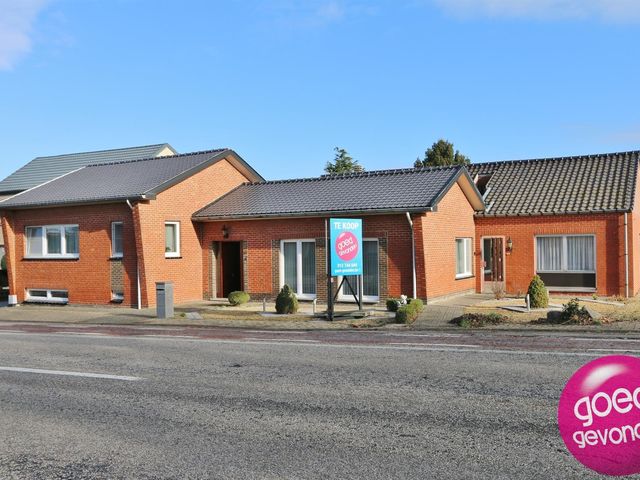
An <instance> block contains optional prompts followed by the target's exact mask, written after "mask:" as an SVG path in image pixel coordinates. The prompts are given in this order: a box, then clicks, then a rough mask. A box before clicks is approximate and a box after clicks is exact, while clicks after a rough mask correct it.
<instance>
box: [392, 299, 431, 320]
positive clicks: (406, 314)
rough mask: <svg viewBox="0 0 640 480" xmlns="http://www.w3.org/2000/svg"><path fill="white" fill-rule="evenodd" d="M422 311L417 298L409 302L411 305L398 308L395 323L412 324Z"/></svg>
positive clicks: (422, 305) (422, 306) (420, 303)
mask: <svg viewBox="0 0 640 480" xmlns="http://www.w3.org/2000/svg"><path fill="white" fill-rule="evenodd" d="M423 309H424V304H423V303H422V300H420V299H419V298H417V299H415V300H411V303H409V304H407V305H403V306H401V307H398V310H397V311H396V323H404V324H406V325H408V324H411V323H414V322H415V321H416V319H417V318H418V315H420V312H422V310H423Z"/></svg>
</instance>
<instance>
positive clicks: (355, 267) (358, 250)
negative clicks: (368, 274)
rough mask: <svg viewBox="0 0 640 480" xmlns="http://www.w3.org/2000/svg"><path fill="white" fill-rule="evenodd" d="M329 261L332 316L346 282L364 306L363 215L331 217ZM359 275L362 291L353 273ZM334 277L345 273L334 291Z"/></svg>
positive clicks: (329, 303)
mask: <svg viewBox="0 0 640 480" xmlns="http://www.w3.org/2000/svg"><path fill="white" fill-rule="evenodd" d="M328 224H329V225H328V227H329V228H328V243H327V257H328V258H327V264H328V265H329V266H330V268H329V280H328V282H327V287H328V288H327V291H328V309H327V313H328V316H329V320H333V312H334V308H333V307H334V303H335V300H336V298H337V296H338V294H339V293H340V289H341V288H342V286H343V285H344V284H345V283H346V284H347V286H348V287H349V290H351V293H352V294H353V298H354V299H355V300H356V302H357V303H358V309H359V310H362V274H363V264H362V219H361V218H330V219H329V220H328ZM353 276H357V277H358V284H357V285H358V292H357V293H356V290H355V285H352V282H351V281H350V280H349V277H353ZM333 277H342V281H341V282H340V284H339V285H338V287H337V289H336V293H335V295H333V292H332V290H333V288H332V287H333V285H332V283H333V282H332V278H333Z"/></svg>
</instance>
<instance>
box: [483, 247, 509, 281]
mask: <svg viewBox="0 0 640 480" xmlns="http://www.w3.org/2000/svg"><path fill="white" fill-rule="evenodd" d="M482 260H483V268H482V291H483V292H491V291H493V288H494V287H495V286H496V284H498V283H504V277H505V275H504V238H502V237H487V238H483V239H482Z"/></svg>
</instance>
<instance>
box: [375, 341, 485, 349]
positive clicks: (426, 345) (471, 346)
mask: <svg viewBox="0 0 640 480" xmlns="http://www.w3.org/2000/svg"><path fill="white" fill-rule="evenodd" d="M387 345H415V346H418V347H452V348H453V347H458V348H482V345H468V344H456V343H410V342H389V343H388V344H387Z"/></svg>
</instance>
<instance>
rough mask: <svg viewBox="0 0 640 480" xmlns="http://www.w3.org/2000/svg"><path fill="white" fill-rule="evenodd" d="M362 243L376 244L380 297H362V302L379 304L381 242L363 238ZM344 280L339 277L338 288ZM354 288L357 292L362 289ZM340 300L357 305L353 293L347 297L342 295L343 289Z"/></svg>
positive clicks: (339, 294)
mask: <svg viewBox="0 0 640 480" xmlns="http://www.w3.org/2000/svg"><path fill="white" fill-rule="evenodd" d="M362 242H363V243H364V242H376V244H377V248H376V252H377V253H378V295H362V301H363V302H364V303H378V302H379V301H380V240H379V239H377V238H363V239H362ZM363 248H364V247H363ZM342 278H343V277H341V276H340V277H338V283H337V284H336V287H337V286H340V284H341V283H342ZM352 287H354V288H355V290H356V292H357V291H358V288H360V286H359V285H352ZM343 288H344V287H343ZM338 300H339V301H340V302H350V303H356V299H355V298H353V295H352V294H351V293H348V294H346V295H345V294H344V293H342V288H341V289H340V291H339V292H338Z"/></svg>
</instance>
